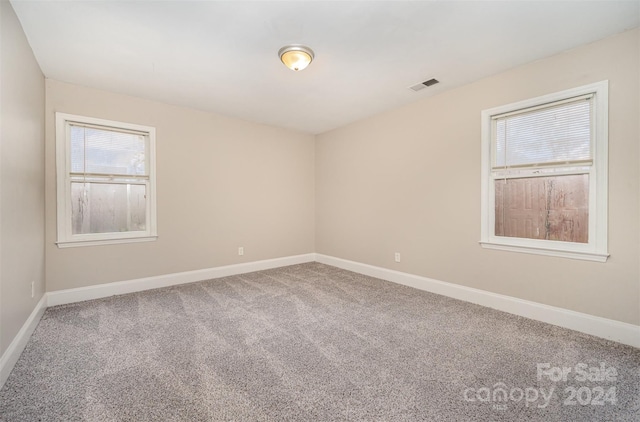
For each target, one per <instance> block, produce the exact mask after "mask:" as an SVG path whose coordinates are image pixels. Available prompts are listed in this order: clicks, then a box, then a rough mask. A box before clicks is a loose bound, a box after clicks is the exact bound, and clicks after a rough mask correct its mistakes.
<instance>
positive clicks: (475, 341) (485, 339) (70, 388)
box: [0, 263, 640, 421]
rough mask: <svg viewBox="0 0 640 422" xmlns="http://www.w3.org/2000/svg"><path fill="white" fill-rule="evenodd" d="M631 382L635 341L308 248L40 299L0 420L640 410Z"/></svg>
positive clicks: (639, 375) (534, 415)
mask: <svg viewBox="0 0 640 422" xmlns="http://www.w3.org/2000/svg"><path fill="white" fill-rule="evenodd" d="M547 364H548V365H547ZM562 367H566V368H567V369H568V372H567V370H565V374H566V380H563V379H562ZM554 368H558V369H554ZM583 372H584V373H588V374H590V377H591V378H592V379H591V380H589V379H586V380H585V379H583V378H584V377H583ZM614 372H615V375H613V373H614ZM557 375H560V378H557V377H556V376H557ZM600 375H602V376H600ZM605 375H606V376H605ZM598 377H599V378H598ZM639 387H640V350H638V349H634V348H631V347H627V346H623V345H620V344H616V343H612V342H608V341H605V340H601V339H598V338H594V337H590V336H587V335H583V334H580V333H576V332H572V331H568V330H565V329H561V328H558V327H554V326H550V325H546V324H542V323H538V322H535V321H531V320H527V319H524V318H520V317H516V316H513V315H510V314H506V313H502V312H498V311H494V310H490V309H487V308H483V307H480V306H477V305H472V304H468V303H464V302H460V301H456V300H453V299H449V298H445V297H442V296H437V295H434V294H430V293H426V292H423V291H419V290H415V289H412V288H409V287H405V286H400V285H395V284H392V283H388V282H385V281H381V280H378V279H374V278H371V277H366V276H362V275H359V274H355V273H352V272H348V271H344V270H340V269H337V268H334V267H330V266H327V265H323V264H318V263H309V264H302V265H295V266H291V267H284V268H280V269H274V270H268V271H261V272H256V273H251V274H244V275H239V276H233V277H226V278H221V279H216V280H210V281H205V282H199V283H193V284H189V285H183V286H178V287H172V288H165V289H159V290H153V291H147V292H142V293H135V294H130V295H125V296H118V297H112V298H107V299H102V300H95V301H89V302H83V303H77V304H71V305H65V306H59V307H54V308H50V309H48V310H47V311H46V313H45V315H44V317H43V318H42V320H41V322H40V324H39V326H38V327H37V329H36V331H35V332H34V334H33V336H32V338H31V340H30V342H29V344H28V345H27V347H26V349H25V351H24V353H23V354H22V356H21V358H20V360H19V361H18V363H17V364H16V366H15V369H14V370H13V372H12V374H11V375H10V377H9V379H8V380H7V382H6V384H5V386H4V388H3V389H2V390H1V391H0V420H2V421H80V420H83V421H150V420H154V421H155V420H162V421H223V420H224V421H346V420H353V421H360V420H363V421H365V420H366V421H466V420H468V421H478V420H487V421H488V420H505V421H514V420H536V421H586V420H590V421H592V420H593V421H595V420H597V421H605V420H607V421H612V420H619V421H624V420H626V421H638V420H640V390H639Z"/></svg>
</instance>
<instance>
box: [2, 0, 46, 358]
mask: <svg viewBox="0 0 640 422" xmlns="http://www.w3.org/2000/svg"><path fill="white" fill-rule="evenodd" d="M0 15H1V22H0V28H1V29H0V31H1V32H0V39H1V41H0V42H1V46H0V48H1V51H2V54H1V55H0V56H1V59H0V92H1V93H2V95H0V97H1V100H0V119H1V121H2V131H1V134H0V136H1V147H0V172H1V177H0V205H1V207H0V209H1V211H0V356H2V354H3V353H4V352H5V350H7V347H8V346H9V344H11V341H12V340H13V338H14V337H15V335H16V334H17V333H18V331H19V330H20V328H21V327H22V325H23V324H24V323H25V321H26V320H27V318H28V317H29V315H30V314H31V312H32V311H33V309H34V308H35V306H36V304H37V303H38V301H39V300H40V298H41V297H42V295H43V294H44V291H45V285H44V283H45V281H44V76H43V75H42V72H41V71H40V67H39V65H38V63H37V62H36V60H35V58H34V56H33V53H32V51H31V47H30V46H29V44H28V43H27V40H26V38H25V36H24V33H23V32H22V27H21V25H20V22H19V21H18V18H17V17H16V15H15V13H14V11H13V8H12V7H11V5H10V4H9V2H8V1H6V0H2V1H0ZM32 281H34V282H35V296H34V297H33V298H32V297H31V282H32Z"/></svg>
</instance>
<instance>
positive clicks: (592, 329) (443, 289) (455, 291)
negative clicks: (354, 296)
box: [316, 254, 640, 348]
mask: <svg viewBox="0 0 640 422" xmlns="http://www.w3.org/2000/svg"><path fill="white" fill-rule="evenodd" d="M316 261H317V262H320V263H323V264H327V265H332V266H334V267H338V268H342V269H345V270H349V271H354V272H357V273H360V274H364V275H368V276H371V277H376V278H380V279H383V280H386V281H391V282H394V283H398V284H403V285H405V286H410V287H414V288H416V289H420V290H425V291H428V292H431V293H436V294H439V295H443V296H448V297H451V298H454V299H459V300H464V301H466V302H471V303H475V304H478V305H482V306H486V307H488V308H493V309H497V310H500V311H504V312H508V313H511V314H515V315H519V316H523V317H525V318H530V319H534V320H537V321H542V322H546V323H548V324H552V325H557V326H560V327H564V328H568V329H571V330H575V331H580V332H582V333H586V334H590V335H593V336H596V337H601V338H604V339H607V340H612V341H616V342H619V343H623V344H627V345H629V346H633V347H637V348H640V326H638V325H633V324H628V323H625V322H620V321H615V320H612V319H607V318H602V317H598V316H594V315H589V314H584V313H581V312H575V311H571V310H568V309H564V308H558V307H555V306H550V305H545V304H542V303H537V302H532V301H528V300H523V299H518V298H515V297H511V296H506V295H501V294H497V293H491V292H487V291H484V290H480V289H474V288H472V287H466V286H461V285H458V284H453V283H447V282H444V281H439V280H434V279H431V278H426V277H422V276H418V275H413V274H408V273H403V272H400V271H395V270H389V269H387V268H382V267H375V266H373V265H369V264H362V263H359V262H355V261H348V260H346V259H341V258H335V257H332V256H327V255H322V254H316Z"/></svg>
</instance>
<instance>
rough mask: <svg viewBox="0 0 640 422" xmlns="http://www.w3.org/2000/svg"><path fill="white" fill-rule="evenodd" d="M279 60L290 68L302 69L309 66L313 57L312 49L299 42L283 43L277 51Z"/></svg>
mask: <svg viewBox="0 0 640 422" xmlns="http://www.w3.org/2000/svg"><path fill="white" fill-rule="evenodd" d="M278 56H280V60H282V63H284V65H285V66H287V67H288V68H289V69H291V70H295V71H298V70H302V69H304V68H305V67H307V66H309V63H311V61H312V60H313V58H314V54H313V50H311V49H310V48H309V47H307V46H304V45H301V44H290V45H285V46H284V47H282V48H281V49H280V51H278Z"/></svg>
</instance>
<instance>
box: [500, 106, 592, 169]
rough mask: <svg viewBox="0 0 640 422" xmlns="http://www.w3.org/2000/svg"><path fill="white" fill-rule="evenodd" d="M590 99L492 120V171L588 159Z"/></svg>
mask: <svg viewBox="0 0 640 422" xmlns="http://www.w3.org/2000/svg"><path fill="white" fill-rule="evenodd" d="M591 107H592V101H591V99H590V98H587V99H584V98H581V99H576V100H573V101H570V102H562V103H559V104H554V105H550V106H547V107H545V108H539V107H536V108H535V109H532V110H530V111H526V110H524V111H522V112H519V113H517V114H510V115H505V116H503V117H499V118H497V119H496V120H495V125H496V154H495V163H494V166H495V167H509V166H522V165H532V164H541V163H554V162H572V161H581V160H590V159H592V155H591Z"/></svg>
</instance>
